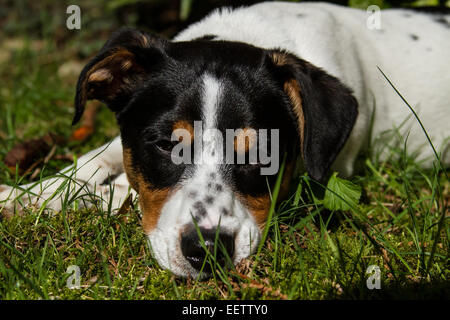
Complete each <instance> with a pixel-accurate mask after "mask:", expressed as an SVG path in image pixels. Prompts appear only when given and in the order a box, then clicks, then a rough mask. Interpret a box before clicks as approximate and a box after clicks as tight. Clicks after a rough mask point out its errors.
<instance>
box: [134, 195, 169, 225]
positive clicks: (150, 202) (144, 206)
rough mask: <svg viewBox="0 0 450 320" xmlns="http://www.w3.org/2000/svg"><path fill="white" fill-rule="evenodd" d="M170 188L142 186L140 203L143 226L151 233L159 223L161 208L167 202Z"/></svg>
mask: <svg viewBox="0 0 450 320" xmlns="http://www.w3.org/2000/svg"><path fill="white" fill-rule="evenodd" d="M168 195H169V189H151V188H148V187H143V188H140V190H139V204H140V206H141V210H142V228H143V229H144V232H145V233H146V234H149V233H150V232H151V231H152V230H153V229H154V228H155V227H156V225H157V224H158V220H159V216H160V215H161V209H162V207H163V205H164V203H166V201H167V198H168Z"/></svg>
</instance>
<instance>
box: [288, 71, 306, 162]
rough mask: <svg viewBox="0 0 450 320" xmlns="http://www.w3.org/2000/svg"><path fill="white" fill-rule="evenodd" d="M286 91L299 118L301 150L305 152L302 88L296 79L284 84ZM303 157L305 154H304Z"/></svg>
mask: <svg viewBox="0 0 450 320" xmlns="http://www.w3.org/2000/svg"><path fill="white" fill-rule="evenodd" d="M284 91H285V92H286V94H287V95H288V97H289V99H290V100H291V103H292V108H293V110H294V113H295V115H296V117H297V123H298V129H299V135H300V150H302V151H303V135H304V130H305V117H304V115H303V107H302V98H301V97H300V86H299V84H298V82H297V81H296V80H295V79H291V80H288V81H286V82H285V83H284ZM302 155H303V154H302Z"/></svg>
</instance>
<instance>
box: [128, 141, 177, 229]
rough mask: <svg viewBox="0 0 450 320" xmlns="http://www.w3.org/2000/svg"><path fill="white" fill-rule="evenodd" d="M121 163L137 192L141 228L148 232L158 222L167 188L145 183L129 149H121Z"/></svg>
mask: <svg viewBox="0 0 450 320" xmlns="http://www.w3.org/2000/svg"><path fill="white" fill-rule="evenodd" d="M123 165H124V169H125V172H126V174H127V178H128V181H129V182H130V185H131V187H132V188H133V189H134V190H136V192H137V193H138V194H139V205H140V207H141V211H142V228H143V229H144V232H145V233H146V234H148V233H150V232H151V231H152V230H153V229H154V228H155V227H156V225H157V224H158V220H159V217H160V215H161V209H162V207H163V205H164V203H165V202H166V201H167V199H168V197H169V192H170V189H169V188H165V189H157V188H154V187H152V186H151V185H150V184H149V183H147V182H146V181H145V180H144V178H143V177H142V175H141V174H140V173H139V172H138V171H137V170H136V169H135V168H134V167H133V164H132V156H131V152H130V150H129V149H126V148H124V149H123Z"/></svg>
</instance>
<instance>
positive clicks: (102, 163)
mask: <svg viewBox="0 0 450 320" xmlns="http://www.w3.org/2000/svg"><path fill="white" fill-rule="evenodd" d="M122 157H123V156H122V144H121V141H120V137H117V138H116V139H114V140H113V141H112V142H111V143H108V144H106V145H104V146H102V147H100V148H98V149H95V150H93V151H90V152H89V153H87V154H85V155H84V156H82V157H80V159H78V161H77V163H76V166H75V165H72V166H70V167H67V168H65V169H63V170H61V171H60V172H59V173H58V174H56V176H54V177H52V178H50V179H47V180H43V181H40V182H35V183H30V184H27V185H22V186H17V187H10V186H4V185H1V186H0V212H1V213H2V214H4V215H12V214H14V213H16V212H21V211H23V210H22V209H23V208H24V207H25V206H34V207H39V208H40V207H43V206H45V208H47V209H52V210H55V211H60V210H61V209H62V208H63V206H65V205H68V204H69V205H71V204H73V203H75V199H76V200H77V201H76V202H77V203H78V205H79V207H90V206H92V205H93V204H96V205H99V206H101V207H102V208H104V209H106V208H108V207H111V209H113V210H114V209H117V208H119V207H120V205H121V203H122V202H123V201H124V200H125V197H126V195H127V194H128V191H129V184H128V181H127V179H126V177H125V174H124V173H123V164H122V161H123V158H122Z"/></svg>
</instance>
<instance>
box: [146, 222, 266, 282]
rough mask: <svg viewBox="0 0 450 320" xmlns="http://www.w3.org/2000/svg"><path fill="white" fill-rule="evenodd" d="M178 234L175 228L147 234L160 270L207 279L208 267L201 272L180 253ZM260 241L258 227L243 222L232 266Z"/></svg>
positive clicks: (208, 275) (251, 223)
mask: <svg viewBox="0 0 450 320" xmlns="http://www.w3.org/2000/svg"><path fill="white" fill-rule="evenodd" d="M178 233H179V231H178V230H177V228H172V230H165V231H164V232H163V231H161V230H158V229H155V230H154V231H152V232H151V233H150V234H148V243H149V246H150V250H151V252H152V254H153V257H154V258H155V259H156V261H157V262H158V264H159V266H160V267H161V268H163V269H165V270H168V271H170V272H172V273H173V274H174V275H176V276H178V277H182V278H193V279H198V280H206V279H208V278H209V277H210V276H211V275H212V274H211V271H210V269H211V268H210V266H206V268H204V270H202V271H201V272H199V271H198V270H197V269H195V268H193V267H192V266H191V264H190V263H189V261H188V260H186V259H185V258H184V256H183V254H182V252H181V248H180V245H179V241H178V239H179V237H178V236H177V235H178ZM260 239H261V231H260V229H259V228H258V226H257V225H256V224H255V223H254V222H253V221H251V220H250V219H248V220H246V221H244V222H243V223H242V225H241V228H240V229H239V230H238V232H237V234H236V240H235V248H236V251H235V253H234V256H233V258H232V259H233V264H234V265H237V264H238V263H239V262H240V261H241V260H242V259H244V258H247V257H248V256H250V255H251V254H252V253H254V252H255V251H256V249H257V247H258V244H259V241H260Z"/></svg>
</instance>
